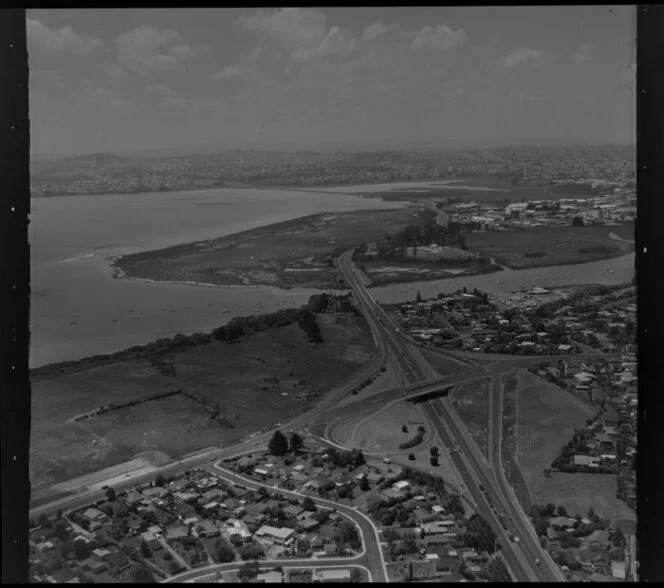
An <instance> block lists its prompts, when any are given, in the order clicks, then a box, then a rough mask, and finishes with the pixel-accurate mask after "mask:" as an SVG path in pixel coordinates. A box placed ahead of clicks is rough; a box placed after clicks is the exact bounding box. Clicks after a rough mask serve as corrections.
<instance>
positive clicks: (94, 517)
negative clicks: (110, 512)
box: [82, 508, 108, 522]
mask: <svg viewBox="0 0 664 588" xmlns="http://www.w3.org/2000/svg"><path fill="white" fill-rule="evenodd" d="M82 516H83V517H84V518H86V519H88V520H89V521H90V522H92V521H95V522H102V521H104V520H106V519H107V518H108V517H107V516H106V515H105V514H104V513H103V512H101V511H100V510H99V509H98V508H88V509H87V510H86V511H85V512H83V515H82Z"/></svg>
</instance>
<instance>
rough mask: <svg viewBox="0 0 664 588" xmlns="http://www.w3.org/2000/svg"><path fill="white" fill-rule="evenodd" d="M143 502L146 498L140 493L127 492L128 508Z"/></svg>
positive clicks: (126, 502) (126, 501)
mask: <svg viewBox="0 0 664 588" xmlns="http://www.w3.org/2000/svg"><path fill="white" fill-rule="evenodd" d="M142 500H144V496H143V495H142V494H140V493H139V492H136V491H135V490H130V491H129V492H127V495H126V496H125V499H124V501H125V504H126V505H127V506H134V505H136V504H139V503H140V502H141V501H142Z"/></svg>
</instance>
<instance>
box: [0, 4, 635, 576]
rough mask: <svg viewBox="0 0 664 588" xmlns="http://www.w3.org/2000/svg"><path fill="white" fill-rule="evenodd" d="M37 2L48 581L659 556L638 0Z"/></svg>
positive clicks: (35, 261)
mask: <svg viewBox="0 0 664 588" xmlns="http://www.w3.org/2000/svg"><path fill="white" fill-rule="evenodd" d="M20 12H21V14H22V17H21V19H22V22H24V26H25V30H24V31H23V35H24V38H25V44H26V47H25V50H26V51H27V65H26V70H27V74H26V75H27V76H28V78H29V111H26V112H29V192H28V191H26V201H28V200H29V203H28V202H26V204H25V206H29V224H28V225H27V226H26V229H25V230H26V232H27V237H28V240H29V264H30V265H29V280H30V282H29V337H30V338H29V366H28V368H29V386H30V389H31V396H30V409H29V416H30V421H29V462H28V465H27V467H28V468H29V469H28V471H29V484H30V490H29V495H30V497H29V522H28V529H27V533H28V535H27V539H26V546H27V550H28V555H27V560H28V572H27V573H28V578H27V581H28V582H30V583H38V584H53V583H68V584H76V583H135V582H139V583H157V582H158V583H171V584H172V583H238V582H239V583H300V582H314V583H317V582H323V583H327V582H344V583H346V582H353V583H376V582H377V583H388V582H389V583H400V582H602V583H604V582H638V581H641V578H640V577H639V557H638V549H639V546H638V544H637V481H636V480H637V476H636V461H637V449H638V448H637V422H638V408H639V406H638V404H639V402H638V397H639V395H638V394H637V388H638V380H637V294H636V289H637V284H636V272H635V264H636V261H635V260H636V253H637V251H636V248H637V239H636V236H635V235H636V233H635V225H636V217H637V158H636V139H637V131H636V110H637V109H636V100H637V91H636V76H637V66H636V64H637V7H636V6H627V5H595V6H573V5H565V6H475V7H473V6H457V7H451V6H450V7H437V6H421V7H418V6H386V7H350V6H346V7H341V6H338V7H328V8H316V7H296V8H280V7H250V6H247V7H236V8H222V7H219V8H187V7H185V6H182V7H179V8H175V7H173V8H149V9H148V8H143V9H134V8H103V9H102V8H99V9H97V8H86V9H82V8H81V9H74V8H72V9H64V8H57V9H47V8H44V9H28V10H23V11H20ZM0 18H2V15H0ZM12 47H13V45H12ZM639 72H641V66H640V62H639ZM3 92H4V90H3ZM26 108H27V105H26ZM26 116H28V114H26ZM13 128H14V127H12V129H13ZM27 153H28V152H27V151H26V158H27ZM26 161H27V159H26ZM26 174H27V171H26ZM12 212H14V208H12ZM26 218H27V217H26ZM26 309H27V307H26ZM26 311H27V310H26ZM6 349H9V348H6ZM3 410H4V409H3ZM4 422H5V421H3V423H4ZM26 436H27V432H26ZM26 438H27V437H26ZM26 451H28V450H26ZM3 463H4V462H3ZM3 467H4V466H3ZM5 471H9V470H3V477H4V474H5ZM3 512H4V511H3ZM3 565H4V564H3Z"/></svg>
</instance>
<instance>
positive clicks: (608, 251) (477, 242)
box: [465, 223, 634, 269]
mask: <svg viewBox="0 0 664 588" xmlns="http://www.w3.org/2000/svg"><path fill="white" fill-rule="evenodd" d="M633 226H634V225H633V223H632V224H630V225H625V226H624V227H620V226H615V227H612V226H595V227H574V228H573V229H572V230H571V229H570V227H536V228H533V229H517V230H514V231H486V232H476V233H467V234H466V235H465V238H466V244H467V245H468V248H469V249H471V250H473V251H480V252H481V253H483V254H484V255H487V256H489V257H493V258H495V259H496V261H497V262H498V263H499V264H501V265H505V266H507V267H509V268H512V269H524V268H529V267H540V266H548V265H566V264H574V263H586V262H588V261H595V260H598V259H607V258H611V257H619V256H621V255H625V254H626V253H628V252H630V251H632V250H633V249H634V246H633V245H632V244H630V243H624V242H621V241H615V240H613V239H611V238H609V234H610V233H616V234H623V233H626V234H629V231H630V230H631V231H632V232H633ZM629 227H632V228H631V229H630V228H629Z"/></svg>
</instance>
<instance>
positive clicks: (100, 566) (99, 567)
mask: <svg viewBox="0 0 664 588" xmlns="http://www.w3.org/2000/svg"><path fill="white" fill-rule="evenodd" d="M80 566H81V569H83V570H89V571H90V572H92V573H93V574H95V575H97V574H101V573H102V572H105V571H106V570H107V569H108V565H107V564H106V562H103V561H97V560H96V559H94V558H92V557H88V558H87V559H84V560H83V561H82V562H81V563H80Z"/></svg>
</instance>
